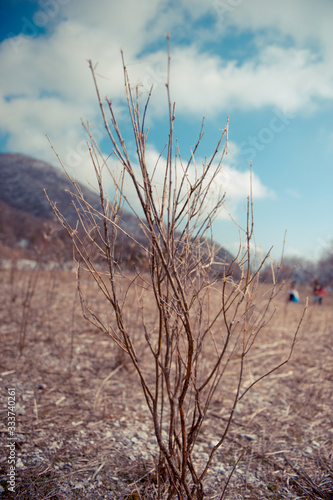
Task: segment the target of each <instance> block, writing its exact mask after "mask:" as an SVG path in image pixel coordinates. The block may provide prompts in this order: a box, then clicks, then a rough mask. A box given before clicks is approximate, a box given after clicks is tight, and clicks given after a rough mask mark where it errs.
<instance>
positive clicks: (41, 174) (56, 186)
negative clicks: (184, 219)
mask: <svg viewBox="0 0 333 500" xmlns="http://www.w3.org/2000/svg"><path fill="white" fill-rule="evenodd" d="M77 184H78V185H79V187H80V189H81V191H82V193H83V195H84V198H85V199H86V201H87V202H88V203H89V204H90V205H91V206H92V207H94V208H96V209H99V207H100V203H99V196H98V195H97V193H95V192H94V191H93V190H92V189H91V188H89V187H86V186H84V185H82V184H80V183H77ZM44 189H45V190H46V191H47V194H48V196H49V198H50V200H52V202H56V206H57V208H58V209H59V211H60V212H61V213H62V214H63V215H64V217H65V218H66V219H67V220H68V221H69V222H70V223H71V225H72V226H74V227H75V225H76V221H77V214H76V211H75V208H74V206H73V203H72V201H73V198H72V196H71V195H70V193H69V191H71V192H73V185H72V182H71V181H70V179H69V178H68V177H67V175H66V174H65V173H64V172H62V171H61V170H60V169H57V168H55V167H53V166H51V165H50V164H48V163H46V162H43V161H40V160H37V159H35V158H31V157H29V156H25V155H22V154H0V253H2V254H3V255H6V256H7V255H9V254H10V253H11V252H13V249H18V248H20V249H21V250H24V251H25V252H23V253H24V254H25V256H27V257H29V256H30V257H31V256H33V254H34V253H36V249H37V247H38V246H40V245H41V243H42V240H43V237H44V234H45V232H46V231H47V228H48V227H49V226H50V224H51V222H52V221H55V216H54V213H53V210H52V207H51V205H50V203H49V201H48V200H47V197H46V195H45V193H44ZM55 225H56V228H57V230H56V236H53V244H52V245H51V246H52V247H53V249H55V247H58V248H59V245H60V250H59V252H60V253H62V254H63V257H64V258H71V257H72V245H71V243H70V240H69V238H68V237H67V235H66V234H65V232H64V230H62V229H61V226H60V224H59V222H58V221H56V222H55ZM122 226H123V228H124V229H125V230H126V231H127V232H129V233H130V234H131V235H132V236H133V237H134V238H135V239H138V240H140V241H142V239H143V234H142V232H141V231H140V229H139V227H138V223H137V219H136V217H135V216H133V215H132V214H130V213H128V212H125V213H124V214H123V217H122ZM120 240H122V243H123V244H124V241H123V240H124V237H123V236H122V235H121V234H120ZM128 245H129V246H131V242H130V241H127V246H128ZM59 252H58V253H59Z"/></svg>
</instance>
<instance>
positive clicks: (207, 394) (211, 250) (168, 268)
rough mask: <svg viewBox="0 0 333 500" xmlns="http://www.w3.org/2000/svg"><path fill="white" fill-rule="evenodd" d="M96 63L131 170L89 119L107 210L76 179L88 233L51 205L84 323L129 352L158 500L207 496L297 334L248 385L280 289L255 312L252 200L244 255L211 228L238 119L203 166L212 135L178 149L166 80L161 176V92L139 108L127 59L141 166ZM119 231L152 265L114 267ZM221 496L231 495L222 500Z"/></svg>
mask: <svg viewBox="0 0 333 500" xmlns="http://www.w3.org/2000/svg"><path fill="white" fill-rule="evenodd" d="M89 64H90V69H91V72H92V76H93V80H94V83H95V88H96V92H97V97H98V101H99V106H100V110H101V113H102V117H103V120H104V125H105V128H106V131H107V133H108V136H109V138H110V140H111V143H112V148H113V149H112V154H113V155H114V156H115V157H116V158H117V160H118V162H119V164H120V165H121V171H120V173H118V175H116V174H115V173H114V172H113V171H111V170H110V169H109V167H108V166H107V164H106V160H105V159H103V156H102V154H101V152H100V151H99V149H98V146H97V144H96V143H95V142H94V139H93V137H92V134H91V132H90V127H89V124H87V125H86V130H87V133H88V135H89V137H90V141H89V144H88V147H89V151H90V156H91V161H92V165H93V167H94V169H95V173H96V178H97V181H98V189H99V197H100V209H99V210H96V208H94V207H92V206H91V205H89V204H88V203H87V201H86V200H85V199H84V197H83V195H82V193H81V191H80V188H79V187H78V186H77V184H76V183H75V181H72V182H73V188H74V189H73V193H72V196H73V203H74V205H75V207H76V210H77V214H78V218H79V226H80V228H81V231H80V230H79V227H71V225H70V224H69V222H68V221H67V220H66V219H65V218H64V217H63V216H62V214H61V213H60V212H59V211H58V209H57V207H56V204H55V203H52V202H51V201H50V202H51V204H52V206H53V209H54V212H55V214H56V215H57V217H58V219H59V220H60V221H61V223H62V224H63V226H64V227H65V229H66V230H67V232H68V234H69V236H70V238H71V239H72V242H73V245H74V248H75V251H76V256H77V261H78V264H79V265H78V287H79V293H80V298H81V304H82V309H83V313H84V315H85V317H86V318H87V319H88V320H89V321H91V322H92V323H93V324H94V325H96V326H97V327H98V328H99V329H100V330H101V331H102V332H104V333H106V334H108V335H109V336H110V337H111V338H112V339H113V341H114V342H115V343H116V344H117V345H118V346H119V347H120V349H122V350H123V352H124V353H125V354H126V356H127V358H129V359H130V361H131V363H132V365H133V367H134V368H135V370H136V372H137V375H138V377H139V380H140V383H141V386H142V390H143V393H144V396H145V400H146V403H147V407H148V409H149V413H150V415H151V418H152V422H153V425H154V430H155V436H156V439H157V442H158V447H159V461H158V474H157V477H158V482H157V490H158V498H168V499H172V498H178V499H202V498H203V497H204V480H205V477H206V475H207V472H208V470H209V467H210V465H211V462H212V460H213V458H214V455H215V453H216V451H217V450H218V449H219V448H220V447H221V446H222V445H223V443H224V442H225V439H226V436H227V433H228V431H229V429H230V426H231V423H232V419H233V415H234V412H235V409H236V406H237V404H238V402H239V400H240V399H241V398H242V397H243V396H244V395H245V393H246V392H247V391H248V390H249V389H250V388H252V387H253V386H254V385H255V383H256V382H257V381H258V380H260V379H262V378H263V377H265V376H266V375H267V373H271V372H272V371H274V370H275V369H276V368H277V367H278V366H281V365H282V364H284V363H285V362H286V361H287V359H289V358H290V356H291V353H292V351H293V348H294V345H295V342H296V335H297V332H296V333H295V337H294V339H293V342H292V345H291V348H290V352H289V354H288V356H287V359H285V360H283V361H282V362H281V363H280V364H279V365H278V366H272V367H271V368H270V369H269V370H268V372H267V373H262V374H261V375H260V376H258V377H257V379H255V380H250V382H246V380H245V378H246V377H245V375H246V374H248V371H247V361H246V360H247V356H248V354H249V352H250V351H251V349H252V348H253V346H254V345H255V342H256V341H257V340H258V337H259V335H260V332H261V330H262V328H263V327H264V326H265V325H266V323H267V321H268V320H269V316H270V315H271V307H270V306H271V302H272V299H273V297H274V294H275V292H276V288H275V287H273V288H272V292H271V295H270V297H269V298H268V300H267V301H266V305H265V306H264V307H263V308H258V307H257V306H256V305H255V294H256V290H257V286H258V282H259V273H260V269H261V267H262V265H263V263H264V262H265V260H266V259H267V256H266V257H265V258H264V259H263V260H262V262H260V263H259V265H257V266H256V269H254V268H253V263H252V256H251V247H252V239H253V213H252V201H251V198H249V200H248V223H247V227H246V229H245V230H244V235H245V240H246V244H245V249H244V248H243V247H242V246H241V245H240V249H239V253H238V255H237V257H236V258H235V259H234V260H233V261H232V262H225V261H223V259H221V258H220V257H219V254H218V249H217V247H216V244H215V243H214V241H213V239H212V235H211V231H212V222H213V220H214V218H215V217H216V215H217V214H218V212H219V210H220V209H221V207H222V206H223V203H224V194H223V193H219V194H218V196H217V197H216V198H215V202H214V204H213V205H212V204H211V193H212V190H213V188H214V187H215V186H216V184H217V183H218V179H219V174H220V172H221V169H222V160H223V157H224V154H225V153H226V148H227V141H228V123H227V125H226V127H225V128H224V130H223V131H222V134H221V137H220V139H219V141H218V144H217V146H216V149H215V151H214V152H213V154H212V156H211V157H210V159H209V160H206V161H205V162H204V164H203V165H202V166H201V169H200V168H199V167H198V166H197V165H196V162H195V154H196V151H197V149H198V146H199V144H200V142H201V139H202V136H203V124H202V129H201V131H200V135H199V138H198V141H197V144H196V146H195V148H194V150H193V152H192V153H191V156H190V158H189V161H188V162H187V163H184V162H183V161H182V158H181V156H180V151H179V148H178V145H176V147H175V145H174V131H173V125H174V120H175V105H173V104H172V102H171V98H170V92H169V88H170V87H169V81H168V82H167V84H166V88H167V95H168V106H169V134H168V140H167V146H166V159H165V163H164V165H162V163H163V162H162V153H161V156H160V158H159V161H158V162H157V164H156V165H155V166H154V168H153V169H151V168H150V166H149V165H148V164H147V161H146V148H147V136H148V132H147V130H146V128H145V117H146V113H147V108H148V104H149V100H150V97H151V92H150V93H149V95H148V98H147V101H146V103H145V105H144V107H143V112H141V107H140V102H141V97H142V96H140V94H139V87H136V88H134V89H133V88H132V86H131V84H130V79H129V76H128V73H127V68H126V66H125V63H124V59H123V68H124V77H125V90H126V97H127V104H128V111H129V116H130V120H131V125H132V129H133V132H134V138H135V144H136V161H137V163H138V166H139V168H137V167H136V166H135V162H134V161H133V160H132V159H131V158H130V154H129V152H128V150H127V148H126V143H125V141H124V139H123V137H122V134H121V131H120V128H119V125H118V122H117V119H116V116H115V113H114V108H113V105H112V102H111V101H110V100H109V99H106V104H107V109H108V112H109V113H110V122H109V120H108V119H107V114H106V111H105V109H104V104H103V102H102V99H101V96H100V92H99V87H98V84H97V80H96V75H95V70H94V67H93V65H92V63H91V62H90V63H89ZM168 65H170V56H169V59H168ZM224 141H225V142H224ZM223 144H224V146H223ZM51 146H52V145H51ZM60 162H61V161H60ZM161 169H164V170H163V178H162V179H163V180H162V188H161V189H160V190H158V189H157V187H156V185H157V183H156V182H155V179H156V177H157V175H160V172H161ZM105 170H107V171H108V173H109V175H110V176H111V178H112V180H113V183H114V190H115V192H114V196H113V199H112V200H111V201H110V200H109V199H108V198H107V196H106V193H105V191H104V185H103V178H102V174H103V171H105ZM129 181H130V183H131V185H132V187H133V188H134V192H135V196H136V198H137V200H136V201H137V202H138V205H139V207H140V208H139V209H136V208H135V207H137V206H138V205H137V204H135V203H134V202H133V201H132V199H129V198H128V196H127V195H126V193H125V188H124V186H125V185H126V183H128V182H129ZM124 206H125V207H126V209H129V210H132V212H133V213H134V214H135V215H136V217H137V221H138V225H139V226H140V227H141V228H142V232H143V236H144V238H145V241H146V243H145V244H143V243H142V241H143V240H140V242H138V241H135V240H134V238H133V237H132V236H130V235H128V234H127V233H126V231H125V229H124V228H123V227H122V226H121V216H122V211H123V208H124ZM82 229H83V231H82ZM82 234H83V235H84V236H82ZM119 235H121V236H122V237H123V236H124V235H125V236H126V237H128V238H130V239H132V240H133V242H134V243H135V244H136V245H137V247H140V248H141V250H143V251H144V253H145V256H146V257H145V260H144V264H145V265H142V267H141V268H140V269H136V270H135V272H134V273H128V272H125V270H124V269H122V267H121V265H120V264H119V262H116V261H115V246H116V243H117V241H118V238H119ZM92 249H94V252H93V251H92ZM96 254H98V256H99V258H98V260H97V259H96ZM84 271H88V274H89V275H90V277H91V278H93V281H94V282H95V284H96V285H97V287H98V290H99V292H100V293H101V294H102V295H103V297H104V299H105V302H106V303H107V304H108V305H109V306H110V309H111V310H112V311H113V316H112V318H110V316H103V314H101V313H99V312H96V309H94V307H93V306H92V305H91V304H90V303H89V302H88V300H87V297H86V296H85V293H84V290H83V287H82V286H81V275H82V272H84ZM133 290H134V291H135V294H136V297H137V306H136V307H137V314H140V315H141V321H142V335H141V338H140V339H139V340H138V343H137V342H136V337H135V335H134V332H133V329H132V326H131V322H130V321H128V317H127V315H126V310H127V309H128V308H133V307H134V306H135V304H133V295H132V291H133ZM297 331H298V330H297ZM142 342H144V343H145V346H146V350H145V352H144V354H142V352H141V354H139V350H140V349H141V347H140V349H138V344H139V343H141V344H142ZM235 360H236V362H237V375H236V377H235V378H234V379H230V377H229V378H228V379H227V378H226V374H227V373H228V370H229V369H230V365H231V363H233V364H235ZM217 395H218V398H219V400H220V401H223V416H224V417H225V418H224V419H223V422H224V423H223V424H221V425H223V427H222V428H219V429H214V431H212V432H213V433H214V435H215V436H216V443H215V445H214V446H213V447H212V448H211V451H210V453H209V456H208V459H207V457H206V460H203V459H202V458H201V457H200V454H199V455H198V453H197V449H198V437H199V436H200V435H201V433H202V431H203V428H204V425H205V424H206V422H207V421H208V417H209V412H210V408H211V404H212V401H213V400H214V397H215V396H217ZM221 410H222V409H221ZM221 422H222V420H221ZM228 480H229V479H228ZM223 496H224V492H222V494H221V498H222V497H223Z"/></svg>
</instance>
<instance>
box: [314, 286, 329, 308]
mask: <svg viewBox="0 0 333 500" xmlns="http://www.w3.org/2000/svg"><path fill="white" fill-rule="evenodd" d="M324 297H326V288H325V287H323V286H322V285H320V283H318V281H315V283H314V286H313V302H314V303H315V304H319V305H320V306H321V305H322V303H323V298H324Z"/></svg>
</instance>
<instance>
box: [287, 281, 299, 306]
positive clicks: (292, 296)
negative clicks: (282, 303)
mask: <svg viewBox="0 0 333 500" xmlns="http://www.w3.org/2000/svg"><path fill="white" fill-rule="evenodd" d="M288 302H294V303H295V304H298V303H299V294H298V291H297V290H296V283H295V282H294V281H293V282H292V283H291V286H290V289H289V290H288Z"/></svg>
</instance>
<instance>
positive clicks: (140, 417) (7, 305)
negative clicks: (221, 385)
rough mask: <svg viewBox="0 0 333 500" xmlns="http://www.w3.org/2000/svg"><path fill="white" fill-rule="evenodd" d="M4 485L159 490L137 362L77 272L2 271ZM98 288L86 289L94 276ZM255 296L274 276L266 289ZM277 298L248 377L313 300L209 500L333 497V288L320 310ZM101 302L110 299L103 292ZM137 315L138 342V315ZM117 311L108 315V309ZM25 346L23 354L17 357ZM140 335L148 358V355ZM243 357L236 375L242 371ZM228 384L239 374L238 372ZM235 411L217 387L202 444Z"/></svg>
mask: <svg viewBox="0 0 333 500" xmlns="http://www.w3.org/2000/svg"><path fill="white" fill-rule="evenodd" d="M0 276H1V290H0V293H1V298H0V320H1V331H0V342H1V352H0V381H1V414H2V418H1V428H0V433H1V434H0V435H1V442H2V446H1V455H0V466H1V473H0V474H1V476H0V485H1V488H0V489H1V494H0V498H15V499H17V500H23V499H24V500H25V499H43V500H46V499H50V500H51V499H53V500H60V499H70V500H71V499H88V500H90V499H91V500H94V499H102V498H103V499H110V500H113V499H115V500H116V499H128V500H134V499H136V500H139V499H142V500H144V499H153V498H156V497H154V492H155V482H156V481H155V475H154V466H155V462H154V459H155V456H156V453H157V447H156V443H155V437H154V433H153V428H152V422H151V420H150V418H149V415H148V412H147V409H146V404H145V401H144V398H143V396H142V393H141V388H140V384H139V382H138V380H137V377H136V374H135V373H134V371H133V368H132V366H131V365H130V364H128V363H126V358H125V357H124V356H123V355H122V353H121V352H120V351H119V349H117V348H116V347H115V345H114V344H113V343H112V342H111V340H110V339H109V338H108V337H106V336H105V335H102V334H101V333H99V331H97V329H96V328H95V327H93V326H92V325H91V324H90V323H89V322H87V321H86V320H85V319H84V318H83V317H82V313H81V307H80V303H79V299H78V293H77V290H76V283H75V275H74V273H72V272H70V271H59V270H54V271H52V270H49V271H41V272H39V274H38V275H36V272H33V271H27V270H19V269H17V268H15V267H13V268H12V269H0ZM87 286H88V285H87ZM260 286H261V288H260V294H259V295H258V297H257V298H256V301H257V305H258V307H260V305H261V304H260V301H261V300H262V301H264V300H265V294H266V291H267V287H268V285H264V284H263V285H260ZM300 295H301V304H297V305H296V304H287V303H286V294H285V291H283V290H282V292H281V294H280V295H279V296H278V297H277V299H276V300H275V302H274V304H273V305H274V307H276V312H275V314H274V316H273V318H272V320H271V321H270V323H269V324H268V325H267V326H265V328H264V329H263V331H262V332H261V337H260V342H258V343H257V345H256V348H255V349H254V350H253V352H252V353H251V356H250V358H251V359H250V361H251V370H249V371H248V373H247V377H248V378H249V379H251V377H253V378H254V377H256V376H258V375H260V374H261V373H263V371H264V370H265V369H268V368H269V366H271V365H272V364H273V363H279V362H280V361H281V360H283V359H284V358H285V357H286V355H287V353H288V350H289V347H290V344H291V341H292V339H293V335H294V332H295V329H296V327H297V324H298V321H299V318H300V317H301V315H302V311H303V308H304V305H305V301H306V296H307V295H308V296H309V306H308V309H307V312H306V315H305V318H304V321H303V323H302V326H301V329H300V333H299V339H298V342H297V345H296V348H295V351H294V353H293V356H292V359H291V361H290V362H289V363H288V364H287V365H285V366H283V367H282V368H281V369H279V370H277V371H275V372H274V373H273V374H272V375H271V376H270V377H268V378H266V379H264V380H262V381H261V382H260V383H259V384H258V385H257V386H255V387H254V388H253V390H252V391H250V392H249V393H248V395H247V397H245V398H244V400H242V401H241V402H240V404H239V406H238V407H237V412H236V414H235V417H234V421H233V424H232V428H231V430H230V433H229V435H228V439H227V441H226V442H225V445H224V446H223V447H222V448H221V449H220V450H219V451H218V453H217V455H216V457H215V460H214V462H213V464H212V468H211V471H210V474H209V475H208V476H207V491H208V496H207V498H209V499H211V500H213V499H219V498H221V494H222V489H223V487H224V485H225V482H226V481H227V479H228V477H229V475H230V472H231V470H232V469H233V467H234V465H235V464H236V462H237V461H238V460H239V462H238V465H237V467H236V469H235V471H234V474H233V475H232V477H231V479H230V484H229V487H228V489H227V492H226V495H225V498H227V499H230V500H236V499H276V500H277V499H296V498H302V499H317V498H318V499H326V500H328V499H332V498H333V466H332V443H333V425H332V423H333V296H332V292H329V294H328V296H327V297H326V298H325V301H324V304H323V305H322V306H318V305H313V304H312V298H311V289H310V287H308V288H305V287H304V288H303V289H300ZM91 301H95V307H96V308H100V310H101V311H102V312H103V307H104V303H103V302H101V303H98V297H97V296H96V297H95V296H94V293H93V290H91ZM133 304H134V305H133V308H132V310H129V311H128V315H129V318H130V319H131V321H132V322H133V332H135V335H136V336H137V339H138V342H139V345H140V336H143V335H142V331H141V322H140V317H139V316H140V315H139V314H138V312H137V311H136V310H135V301H134V302H133ZM105 314H108V312H107V311H105ZM20 347H21V351H22V354H21V355H20V354H19V350H20ZM145 349H146V346H145V345H144V343H142V351H141V352H140V353H139V354H140V356H142V357H144V356H145ZM237 363H239V360H238V359H237V357H235V359H234V360H233V361H232V363H231V365H230V367H229V372H228V374H227V376H228V377H232V376H233V370H237ZM226 380H227V379H226ZM9 389H13V390H14V391H15V412H14V413H15V425H16V433H15V437H14V440H15V460H16V468H15V492H14V493H13V492H11V491H9V490H8V486H9V483H8V469H9V465H8V463H9V460H10V448H9V447H8V446H6V445H8V442H9V443H10V442H11V436H10V434H9V430H10V424H9V421H8V394H9V392H8V390H9ZM224 419H225V413H224V401H223V400H221V399H220V398H219V395H218V394H216V396H215V399H214V401H213V404H212V407H211V409H210V413H209V418H208V421H207V423H206V425H205V427H204V429H203V434H202V436H201V438H200V443H199V444H200V446H199V448H198V460H200V457H204V458H205V457H206V456H207V453H208V452H209V449H210V448H211V447H212V446H214V442H215V441H216V436H217V435H218V429H219V427H220V426H221V424H223V421H224Z"/></svg>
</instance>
